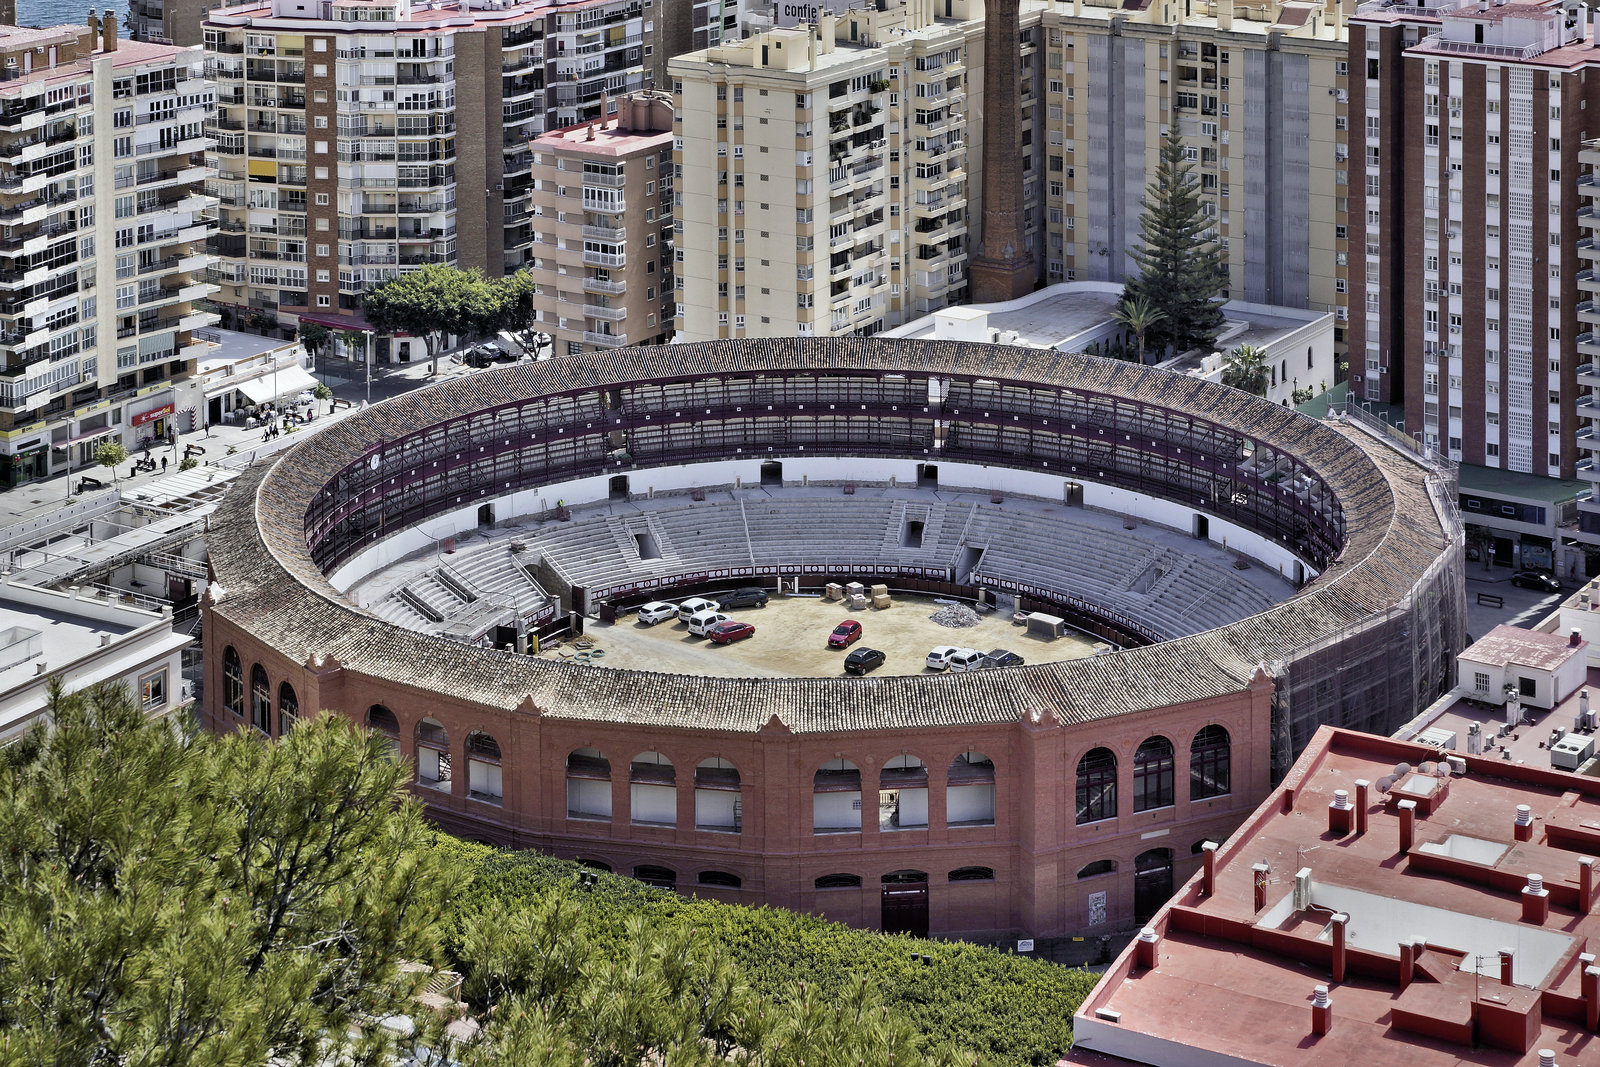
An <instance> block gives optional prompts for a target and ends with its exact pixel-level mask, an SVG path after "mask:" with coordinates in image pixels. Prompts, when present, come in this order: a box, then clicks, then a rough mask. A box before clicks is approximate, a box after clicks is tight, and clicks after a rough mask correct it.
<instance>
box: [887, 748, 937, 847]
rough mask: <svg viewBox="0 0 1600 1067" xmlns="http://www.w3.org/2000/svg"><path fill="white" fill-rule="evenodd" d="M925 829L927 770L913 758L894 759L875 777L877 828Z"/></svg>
mask: <svg viewBox="0 0 1600 1067" xmlns="http://www.w3.org/2000/svg"><path fill="white" fill-rule="evenodd" d="M927 828H928V768H927V766H926V765H924V764H923V762H922V760H920V759H918V758H917V757H916V756H909V755H904V756H895V757H894V758H893V759H891V760H889V762H888V763H885V764H884V765H883V770H882V771H881V772H880V773H879V775H878V829H879V830H881V831H883V832H885V833H887V832H889V831H893V830H926V829H927Z"/></svg>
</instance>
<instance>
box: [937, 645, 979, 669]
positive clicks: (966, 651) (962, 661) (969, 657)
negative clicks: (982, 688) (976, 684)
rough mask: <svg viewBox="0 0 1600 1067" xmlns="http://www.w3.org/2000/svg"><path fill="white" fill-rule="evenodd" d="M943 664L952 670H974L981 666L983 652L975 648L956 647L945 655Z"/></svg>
mask: <svg viewBox="0 0 1600 1067" xmlns="http://www.w3.org/2000/svg"><path fill="white" fill-rule="evenodd" d="M944 665H945V668H946V669H947V670H952V671H975V670H977V669H978V668H979V667H981V666H983V653H982V652H979V651H978V650H977V649H975V648H958V649H956V650H955V651H954V652H953V653H951V654H950V655H949V656H948V657H946V659H945V661H944Z"/></svg>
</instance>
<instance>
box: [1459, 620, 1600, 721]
mask: <svg viewBox="0 0 1600 1067" xmlns="http://www.w3.org/2000/svg"><path fill="white" fill-rule="evenodd" d="M1588 650H1589V642H1588V641H1587V640H1585V639H1584V637H1583V636H1582V632H1581V630H1580V629H1578V628H1574V629H1573V630H1572V632H1571V635H1570V636H1567V637H1563V636H1561V635H1560V634H1547V633H1540V632H1538V631H1537V630H1524V629H1522V628H1520V627H1517V626H1505V625H1501V626H1496V627H1495V628H1494V629H1492V630H1490V631H1489V632H1488V633H1486V634H1484V635H1483V636H1482V637H1480V638H1479V639H1478V640H1477V641H1475V642H1473V643H1472V644H1471V645H1469V646H1468V647H1467V648H1466V649H1465V650H1464V651H1462V652H1461V653H1460V654H1459V655H1458V656H1456V672H1457V673H1456V684H1457V685H1458V686H1460V689H1461V691H1462V692H1464V693H1465V694H1467V695H1468V696H1470V697H1472V698H1473V699H1475V700H1481V701H1484V702H1486V703H1489V704H1504V703H1506V701H1507V700H1509V699H1510V697H1511V695H1512V694H1515V695H1516V697H1517V698H1518V700H1519V701H1520V702H1521V703H1522V704H1523V705H1525V706H1527V707H1534V708H1553V707H1555V706H1556V705H1557V704H1559V703H1561V702H1562V701H1563V700H1565V699H1567V698H1568V697H1569V696H1571V695H1572V694H1573V693H1575V692H1576V691H1577V690H1578V688H1579V687H1580V686H1582V685H1583V683H1584V680H1585V679H1586V678H1587V677H1588V673H1589V657H1588Z"/></svg>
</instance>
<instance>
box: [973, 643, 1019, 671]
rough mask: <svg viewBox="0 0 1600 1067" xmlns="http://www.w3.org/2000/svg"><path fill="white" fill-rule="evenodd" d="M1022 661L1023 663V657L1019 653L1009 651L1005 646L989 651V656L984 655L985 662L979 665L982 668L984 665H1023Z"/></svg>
mask: <svg viewBox="0 0 1600 1067" xmlns="http://www.w3.org/2000/svg"><path fill="white" fill-rule="evenodd" d="M1022 663H1023V659H1022V657H1021V656H1019V655H1017V654H1016V653H1015V652H1007V651H1006V650H1005V649H1003V648H997V649H995V650H994V651H993V652H991V653H989V654H988V655H987V656H984V657H983V662H982V663H980V664H978V666H979V667H980V668H983V667H1020V666H1022Z"/></svg>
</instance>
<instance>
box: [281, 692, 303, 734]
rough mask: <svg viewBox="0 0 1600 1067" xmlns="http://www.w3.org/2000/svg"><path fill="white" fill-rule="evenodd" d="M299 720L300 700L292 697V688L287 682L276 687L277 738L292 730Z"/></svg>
mask: <svg viewBox="0 0 1600 1067" xmlns="http://www.w3.org/2000/svg"><path fill="white" fill-rule="evenodd" d="M299 719H300V698H299V697H297V696H295V695H294V686H292V685H290V684H289V683H288V682H284V683H283V684H281V685H279V686H278V736H279V737H282V736H283V735H284V734H286V733H288V732H289V731H290V730H292V729H294V724H295V723H296V722H298V721H299Z"/></svg>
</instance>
